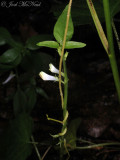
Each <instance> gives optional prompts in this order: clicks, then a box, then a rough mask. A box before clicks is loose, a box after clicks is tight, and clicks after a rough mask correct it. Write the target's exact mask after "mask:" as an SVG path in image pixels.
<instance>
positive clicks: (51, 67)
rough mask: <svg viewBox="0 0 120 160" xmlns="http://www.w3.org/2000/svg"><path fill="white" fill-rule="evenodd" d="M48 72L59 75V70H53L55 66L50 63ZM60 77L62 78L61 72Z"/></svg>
mask: <svg viewBox="0 0 120 160" xmlns="http://www.w3.org/2000/svg"><path fill="white" fill-rule="evenodd" d="M49 67H50V68H49V70H50V71H51V72H52V73H57V74H59V70H58V69H57V68H55V66H54V65H53V64H52V63H50V64H49ZM61 75H62V76H63V77H64V73H63V72H61Z"/></svg>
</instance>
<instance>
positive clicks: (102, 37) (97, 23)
mask: <svg viewBox="0 0 120 160" xmlns="http://www.w3.org/2000/svg"><path fill="white" fill-rule="evenodd" d="M87 4H88V7H89V10H90V13H91V16H92V18H93V21H94V23H95V26H96V29H97V32H98V35H99V37H100V40H101V42H102V44H103V47H104V49H105V51H106V52H107V54H108V41H107V38H106V35H105V33H104V31H103V28H102V25H101V23H100V20H99V18H98V16H97V13H96V10H95V8H94V5H93V3H92V0H87Z"/></svg>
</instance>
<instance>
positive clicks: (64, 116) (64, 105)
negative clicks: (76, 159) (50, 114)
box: [59, 0, 72, 160]
mask: <svg viewBox="0 0 120 160" xmlns="http://www.w3.org/2000/svg"><path fill="white" fill-rule="evenodd" d="M71 5H72V0H69V5H68V12H67V19H66V27H65V33H64V39H63V45H62V50H61V57H60V62H59V90H60V96H61V103H62V109H63V122H64V123H63V127H62V131H61V133H64V131H65V129H66V130H67V116H66V115H67V97H68V77H67V69H66V62H65V59H64V48H65V43H66V37H67V31H68V25H69V18H70V11H71ZM62 64H63V68H64V74H65V77H64V97H63V92H62V86H61V70H62ZM60 145H61V149H60V159H61V160H62V159H63V151H64V135H63V136H61V137H60Z"/></svg>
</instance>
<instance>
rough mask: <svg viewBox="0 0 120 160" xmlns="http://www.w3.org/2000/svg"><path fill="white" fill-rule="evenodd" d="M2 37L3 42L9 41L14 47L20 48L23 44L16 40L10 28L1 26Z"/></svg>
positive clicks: (0, 36) (0, 34)
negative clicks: (9, 30)
mask: <svg viewBox="0 0 120 160" xmlns="http://www.w3.org/2000/svg"><path fill="white" fill-rule="evenodd" d="M0 39H1V40H2V41H3V42H2V43H4V44H5V43H8V44H9V45H10V46H12V47H14V48H18V47H20V46H21V44H20V43H18V42H16V41H15V40H14V39H13V38H12V36H11V34H10V33H9V32H8V30H7V29H6V28H4V27H0Z"/></svg>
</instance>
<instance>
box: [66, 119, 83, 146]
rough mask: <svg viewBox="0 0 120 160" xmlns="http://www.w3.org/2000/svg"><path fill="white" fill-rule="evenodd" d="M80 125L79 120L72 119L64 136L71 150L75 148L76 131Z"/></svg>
mask: <svg viewBox="0 0 120 160" xmlns="http://www.w3.org/2000/svg"><path fill="white" fill-rule="evenodd" d="M80 123H81V118H76V119H73V120H72V121H71V122H70V124H69V127H68V130H67V133H66V135H65V139H66V142H67V144H69V145H70V146H71V147H72V148H75V147H76V139H77V130H78V127H79V125H80Z"/></svg>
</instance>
